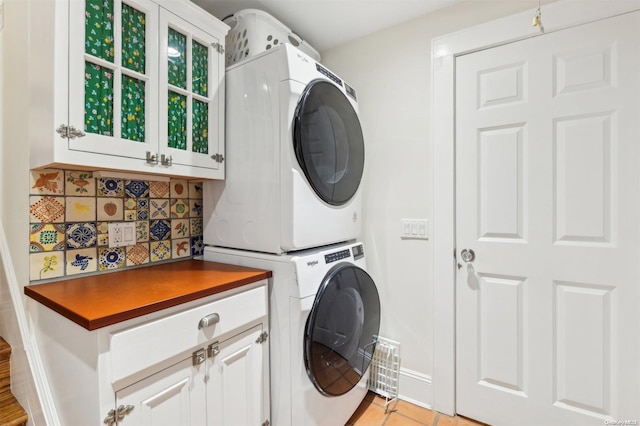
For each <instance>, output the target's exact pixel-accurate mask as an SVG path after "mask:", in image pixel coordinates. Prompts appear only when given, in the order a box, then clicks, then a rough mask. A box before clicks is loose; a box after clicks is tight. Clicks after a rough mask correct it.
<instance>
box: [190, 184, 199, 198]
mask: <svg viewBox="0 0 640 426" xmlns="http://www.w3.org/2000/svg"><path fill="white" fill-rule="evenodd" d="M189 198H197V199H200V200H202V182H189Z"/></svg>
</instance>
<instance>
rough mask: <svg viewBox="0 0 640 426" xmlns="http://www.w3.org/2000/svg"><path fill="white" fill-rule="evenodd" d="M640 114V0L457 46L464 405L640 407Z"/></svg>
mask: <svg viewBox="0 0 640 426" xmlns="http://www.w3.org/2000/svg"><path fill="white" fill-rule="evenodd" d="M639 122H640V12H635V13H630V14H626V15H622V16H619V17H615V18H610V19H606V20H602V21H598V22H595V23H590V24H585V25H582V26H579V27H575V28H571V29H567V30H564V31H559V32H555V33H552V34H548V35H544V36H541V37H536V38H533V39H528V40H525V41H520V42H517V43H512V44H507V45H503V46H499V47H496V48H492V49H487V50H484V51H480V52H476V53H472V54H468V55H465V56H461V57H458V58H457V62H456V247H457V259H458V262H459V266H460V268H459V270H458V275H457V284H456V285H457V287H456V297H457V306H456V312H457V313H456V323H457V324H456V328H457V330H456V353H457V354H456V399H457V400H456V404H457V412H458V413H460V414H462V415H465V416H469V417H472V418H475V419H478V420H481V421H484V422H487V423H490V424H493V425H518V426H523V425H531V426H534V425H535V426H538V425H602V424H604V421H605V420H612V419H614V420H622V421H624V420H632V421H637V422H640V402H639V401H640V368H639V364H640V348H639V340H640V327H639V325H640V320H638V311H639V308H640V298H639V291H638V288H639V286H640V273H639V271H640V267H639V261H640V226H639V224H640V202H639V199H640V172H639V170H640V161H639V160H640V156H639V154H640V150H639V148H638V147H639V145H640V131H639ZM463 249H468V250H472V251H473V252H474V254H475V259H474V260H473V261H469V262H465V261H463V260H462V256H461V254H462V250H463ZM467 260H469V259H468V258H467ZM636 424H637V423H636Z"/></svg>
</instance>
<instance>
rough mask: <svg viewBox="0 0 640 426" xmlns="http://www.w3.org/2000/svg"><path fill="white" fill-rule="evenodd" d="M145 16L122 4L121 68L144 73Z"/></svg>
mask: <svg viewBox="0 0 640 426" xmlns="http://www.w3.org/2000/svg"><path fill="white" fill-rule="evenodd" d="M145 24H146V16H145V14H144V13H142V12H140V11H139V10H136V9H134V8H133V7H131V6H129V5H128V4H124V3H123V4H122V66H123V67H125V68H128V69H130V70H133V71H137V72H139V73H141V74H144V73H145V59H146V51H145V41H146V40H145V37H146V35H145Z"/></svg>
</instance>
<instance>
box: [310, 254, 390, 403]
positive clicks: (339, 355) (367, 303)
mask: <svg viewBox="0 0 640 426" xmlns="http://www.w3.org/2000/svg"><path fill="white" fill-rule="evenodd" d="M379 330H380V298H379V296H378V290H377V289H376V285H375V283H374V282H373V279H371V277H370V276H369V274H367V273H366V272H365V271H364V270H363V269H361V268H358V267H357V266H355V265H353V264H351V263H346V262H343V263H339V264H337V265H336V266H334V267H333V268H331V270H330V271H329V272H328V273H327V275H326V276H325V278H324V280H323V281H322V284H321V285H320V289H319V290H318V293H317V295H316V299H315V301H314V303H313V308H312V309H311V313H310V314H309V318H308V319H307V324H306V327H305V335H304V348H305V355H304V363H305V367H306V369H307V374H308V375H309V378H310V379H311V382H312V383H313V384H314V385H315V387H316V388H317V389H318V390H319V391H320V392H321V393H322V394H324V395H327V396H339V395H343V394H345V393H347V392H349V391H350V390H351V389H352V388H353V387H354V386H355V385H356V384H358V382H359V381H360V379H361V378H362V376H363V375H364V373H365V372H366V371H367V368H368V367H369V364H371V359H372V358H373V352H374V350H375V348H376V341H377V337H378V333H379Z"/></svg>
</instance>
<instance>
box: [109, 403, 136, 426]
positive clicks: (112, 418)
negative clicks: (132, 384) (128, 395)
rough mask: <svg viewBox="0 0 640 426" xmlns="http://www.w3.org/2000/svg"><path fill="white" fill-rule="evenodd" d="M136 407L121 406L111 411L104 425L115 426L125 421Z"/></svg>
mask: <svg viewBox="0 0 640 426" xmlns="http://www.w3.org/2000/svg"><path fill="white" fill-rule="evenodd" d="M134 408H135V407H134V406H133V405H126V406H125V405H121V406H119V407H118V408H117V409H115V410H109V412H108V413H107V417H105V418H104V420H103V423H104V424H105V425H107V426H112V425H115V424H116V423H117V422H121V421H122V420H124V416H126V415H127V414H129V413H130V412H132V411H133V409H134Z"/></svg>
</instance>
